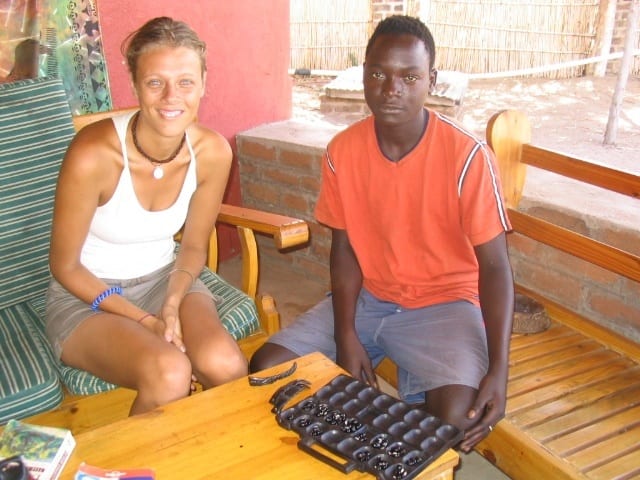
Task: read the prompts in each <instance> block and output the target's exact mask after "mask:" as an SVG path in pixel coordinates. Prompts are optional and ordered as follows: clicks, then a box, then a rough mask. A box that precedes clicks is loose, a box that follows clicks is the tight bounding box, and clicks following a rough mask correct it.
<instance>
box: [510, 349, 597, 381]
mask: <svg viewBox="0 0 640 480" xmlns="http://www.w3.org/2000/svg"><path fill="white" fill-rule="evenodd" d="M601 348H602V345H599V344H598V343H597V342H589V341H587V342H581V343H578V344H577V345H572V346H571V347H569V348H564V349H562V350H559V351H552V352H549V354H547V355H545V356H544V363H545V365H547V366H549V367H553V366H556V365H559V364H562V363H563V362H565V361H567V360H571V359H575V358H582V357H583V356H585V355H587V354H589V353H591V352H594V351H597V350H600V349H601ZM539 362H540V359H538V358H534V359H531V360H527V361H524V362H520V363H518V364H516V365H510V366H509V381H514V380H517V379H519V378H520V377H522V376H524V375H528V374H530V373H531V371H532V370H535V369H536V368H537V367H539V366H540V363H539Z"/></svg>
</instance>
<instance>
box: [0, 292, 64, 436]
mask: <svg viewBox="0 0 640 480" xmlns="http://www.w3.org/2000/svg"><path fill="white" fill-rule="evenodd" d="M37 322H38V319H37V313H36V312H35V311H34V309H33V308H31V306H30V305H29V304H27V303H21V304H18V305H12V306H10V307H6V308H3V309H0V425H4V424H5V423H6V422H7V421H9V420H10V419H12V418H24V417H28V416H29V415H34V414H36V413H39V412H42V411H44V410H49V409H52V408H54V407H56V406H58V405H59V404H60V402H61V401H62V389H61V388H60V382H59V380H58V376H57V372H56V370H55V367H54V363H53V357H52V353H51V349H50V348H49V344H48V343H47V341H46V339H45V338H44V336H43V334H42V330H41V329H40V328H39V327H38V323H37Z"/></svg>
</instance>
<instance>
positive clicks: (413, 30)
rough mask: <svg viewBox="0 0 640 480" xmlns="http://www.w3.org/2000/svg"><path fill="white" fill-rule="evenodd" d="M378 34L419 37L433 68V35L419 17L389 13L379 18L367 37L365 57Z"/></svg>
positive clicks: (434, 56) (430, 66) (434, 46)
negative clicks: (383, 17) (388, 15)
mask: <svg viewBox="0 0 640 480" xmlns="http://www.w3.org/2000/svg"><path fill="white" fill-rule="evenodd" d="M380 35H413V36H414V37H416V38H418V39H420V40H421V41H422V43H424V48H426V49H427V53H428V54H429V68H430V69H433V66H434V65H435V60H436V45H435V42H434V40H433V35H431V32H430V31H429V29H428V28H427V26H426V25H425V24H424V23H423V22H422V21H421V20H420V19H419V18H417V17H411V16H409V15H391V16H390V17H387V18H385V19H383V20H381V21H380V22H379V23H378V25H377V26H376V29H375V30H374V31H373V33H372V34H371V37H370V38H369V42H368V43H367V49H366V50H365V58H366V57H367V55H369V50H371V46H372V45H373V43H374V42H375V41H376V39H377V38H378V37H379V36H380Z"/></svg>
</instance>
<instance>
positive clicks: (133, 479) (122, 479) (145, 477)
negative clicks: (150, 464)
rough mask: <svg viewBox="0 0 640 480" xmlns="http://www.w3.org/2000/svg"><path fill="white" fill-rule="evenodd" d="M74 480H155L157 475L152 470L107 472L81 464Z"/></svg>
mask: <svg viewBox="0 0 640 480" xmlns="http://www.w3.org/2000/svg"><path fill="white" fill-rule="evenodd" d="M73 478H74V480H113V479H114V478H115V479H119V480H155V478H156V474H155V472H154V471H153V470H151V469H150V468H125V469H121V470H106V469H104V468H100V467H94V466H93V465H88V464H86V463H81V464H80V466H79V467H78V471H77V472H76V476H75V477H73Z"/></svg>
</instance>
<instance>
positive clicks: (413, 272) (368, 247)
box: [315, 111, 511, 308]
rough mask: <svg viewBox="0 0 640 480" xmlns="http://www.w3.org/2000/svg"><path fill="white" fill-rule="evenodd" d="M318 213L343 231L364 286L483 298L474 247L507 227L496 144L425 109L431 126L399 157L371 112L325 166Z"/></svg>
mask: <svg viewBox="0 0 640 480" xmlns="http://www.w3.org/2000/svg"><path fill="white" fill-rule="evenodd" d="M315 215H316V218H317V219H318V221H319V222H321V223H323V224H325V225H327V226H329V227H331V228H335V229H341V230H346V231H347V234H348V236H349V241H350V243H351V246H352V248H353V250H354V252H355V254H356V257H357V259H358V263H359V264H360V268H361V270H362V275H363V286H364V287H365V288H366V289H367V290H368V291H369V292H371V293H372V294H373V295H374V296H375V297H377V298H378V299H380V300H385V301H390V302H394V303H397V304H400V305H402V306H404V307H406V308H417V307H424V306H427V305H433V304H437V303H443V302H449V301H454V300H461V299H462V300H468V301H470V302H472V303H474V304H476V305H478V304H479V299H478V263H477V260H476V257H475V254H474V250H473V246H474V245H480V244H482V243H485V242H488V241H489V240H492V239H493V238H495V237H496V236H497V235H498V234H500V233H501V232H504V231H508V230H510V229H511V226H510V224H509V220H508V218H507V214H506V211H505V207H504V205H503V197H502V191H501V187H500V180H499V176H498V171H497V167H496V164H495V158H494V154H493V152H492V151H491V149H490V148H489V147H488V146H487V145H486V143H485V142H482V141H480V140H478V139H477V138H475V137H474V136H473V135H471V134H470V133H468V132H466V131H465V130H464V129H462V128H461V127H460V126H458V125H456V124H454V123H453V122H452V121H451V120H448V119H447V118H446V117H443V116H441V115H439V114H437V113H436V112H433V111H429V122H428V125H427V128H426V130H425V132H424V134H423V136H422V138H421V140H420V142H419V143H418V145H416V147H414V149H413V150H412V151H411V152H409V153H408V154H407V155H406V156H405V157H403V158H402V159H401V160H400V161H398V162H393V161H390V160H389V159H387V158H386V157H385V156H384V155H383V154H382V152H381V151H380V148H379V147H378V142H377V139H376V134H375V130H374V121H373V117H368V118H366V119H364V120H362V121H360V122H358V123H356V124H354V125H352V126H350V127H349V128H347V129H346V130H344V131H342V132H340V133H339V134H337V135H336V136H335V137H334V138H333V140H332V141H331V142H330V143H329V146H328V147H327V151H326V153H325V156H324V161H323V165H322V187H321V189H320V195H319V198H318V203H317V205H316V209H315Z"/></svg>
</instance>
